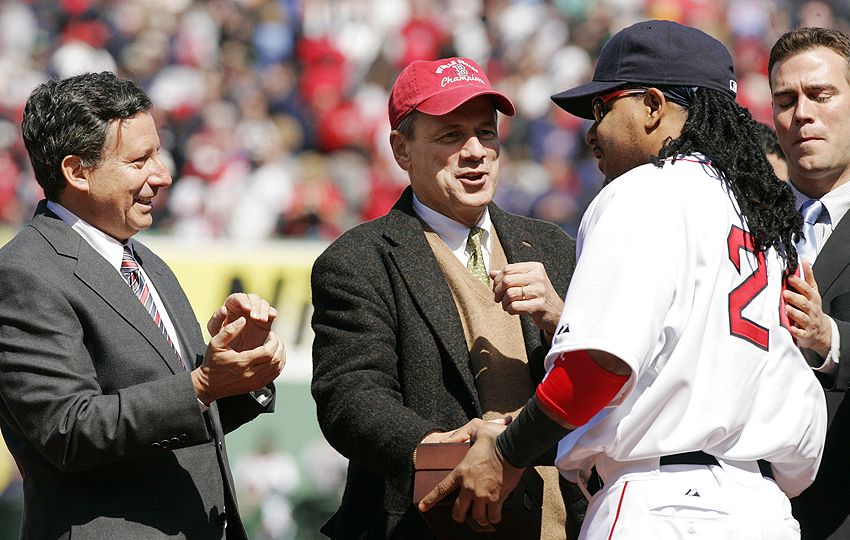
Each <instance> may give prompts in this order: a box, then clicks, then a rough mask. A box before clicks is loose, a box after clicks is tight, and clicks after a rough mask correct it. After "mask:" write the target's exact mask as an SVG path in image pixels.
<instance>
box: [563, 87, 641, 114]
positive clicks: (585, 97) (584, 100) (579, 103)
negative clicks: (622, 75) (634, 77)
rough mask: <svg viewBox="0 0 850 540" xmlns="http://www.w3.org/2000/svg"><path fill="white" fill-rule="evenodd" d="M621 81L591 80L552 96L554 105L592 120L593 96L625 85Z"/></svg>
mask: <svg viewBox="0 0 850 540" xmlns="http://www.w3.org/2000/svg"><path fill="white" fill-rule="evenodd" d="M627 84H629V83H627V82H623V81H593V82H589V83H587V84H583V85H581V86H576V87H575V88H571V89H570V90H565V91H563V92H560V93H558V94H555V95H553V96H552V98H551V99H552V101H554V102H555V105H557V106H558V107H560V108H562V109H564V110H565V111H567V112H568V113H570V114H574V115H576V116H578V117H580V118H586V119H588V120H593V105H592V104H593V98H594V97H595V96H598V95H599V94H605V93H608V92H610V91H612V90H617V89H618V88H622V87H624V86H626V85H627Z"/></svg>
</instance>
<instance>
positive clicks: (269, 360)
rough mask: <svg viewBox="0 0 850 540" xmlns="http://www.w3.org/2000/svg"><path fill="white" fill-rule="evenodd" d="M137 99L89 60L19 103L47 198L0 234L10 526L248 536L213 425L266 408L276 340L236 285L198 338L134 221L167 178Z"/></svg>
mask: <svg viewBox="0 0 850 540" xmlns="http://www.w3.org/2000/svg"><path fill="white" fill-rule="evenodd" d="M150 107H151V102H150V100H149V99H148V97H147V96H146V95H145V94H144V92H142V91H141V90H140V89H139V88H138V87H136V86H135V85H134V84H133V83H132V82H130V81H126V80H119V79H118V78H117V77H116V76H115V75H114V74H112V73H106V72H104V73H100V74H86V75H81V76H77V77H72V78H70V79H65V80H62V81H50V82H47V83H44V84H42V85H41V86H39V87H38V88H36V89H35V91H34V92H33V93H32V95H31V96H30V98H29V100H28V101H27V105H26V109H25V111H24V121H23V132H24V142H25V144H26V146H27V150H28V151H29V153H30V159H31V161H32V164H33V169H34V171H35V175H36V179H37V180H38V182H39V184H40V185H41V187H42V188H43V189H44V193H45V196H46V198H47V200H46V201H42V202H41V203H40V204H39V206H38V209H37V210H36V214H35V216H34V218H33V220H32V222H31V223H30V224H29V225H28V226H26V227H25V228H24V229H23V230H22V231H21V232H20V233H19V234H18V235H17V236H15V238H13V239H12V240H11V241H10V242H9V243H8V244H7V245H6V246H4V247H3V249H2V250H0V275H2V279H0V398H2V399H0V429H2V431H3V436H4V437H5V439H6V442H7V444H8V447H9V450H10V451H11V453H12V454H13V456H14V457H15V460H16V461H17V464H18V467H19V468H20V470H21V473H22V476H23V480H24V516H23V523H22V531H21V536H22V537H23V538H28V539H32V538H35V539H40V538H45V539H47V538H50V539H54V538H71V537H73V538H122V539H125V538H138V539H142V538H162V537H165V536H168V537H169V538H225V537H226V538H228V539H229V538H236V539H244V538H245V536H246V535H245V530H244V528H243V526H242V523H241V521H240V519H239V514H238V509H237V506H236V499H235V496H234V488H233V482H232V479H231V476H230V471H229V466H228V462H227V453H226V450H225V446H224V435H225V433H227V432H229V431H231V430H233V429H235V428H236V427H238V426H240V425H241V424H243V423H245V422H247V421H249V420H251V419H252V418H254V417H256V416H257V415H258V414H260V413H263V412H271V411H272V408H273V402H274V394H273V390H274V387H273V385H272V381H273V380H274V378H275V377H276V376H277V375H278V373H280V370H281V368H282V367H283V363H284V358H285V353H284V349H283V344H282V343H281V341H280V340H279V338H278V337H277V336H276V335H275V334H274V333H273V332H271V331H270V326H271V321H272V320H273V319H274V316H275V312H274V310H273V309H272V308H270V307H269V305H268V303H267V302H265V301H263V300H262V299H260V298H259V297H257V296H255V295H245V294H236V295H231V296H230V297H228V298H227V300H226V301H225V303H224V305H223V306H222V307H221V308H219V309H218V310H217V311H216V312H215V313H214V314H213V316H212V318H211V319H210V321H209V323H208V325H207V328H208V330H209V331H210V334H211V335H212V336H213V337H212V339H211V341H210V343H209V345H208V346H206V345H205V344H204V342H203V338H202V336H201V331H200V328H199V327H198V323H197V321H196V319H195V316H194V314H193V312H192V308H191V306H190V305H189V301H188V299H187V298H186V295H185V294H184V293H183V290H182V289H181V288H180V285H179V283H178V282H177V279H176V278H175V276H174V274H173V273H172V272H171V270H170V269H169V268H168V266H166V264H165V263H164V262H163V261H162V260H161V259H160V258H158V257H157V256H156V255H154V254H153V253H152V252H151V251H150V250H148V249H147V248H146V247H145V246H143V245H142V244H141V243H139V242H137V241H135V240H134V239H133V238H132V237H133V235H135V234H136V233H137V232H139V231H141V230H144V229H146V228H148V227H149V226H150V225H151V221H152V218H151V211H152V201H153V198H154V197H155V195H156V193H157V191H158V190H159V189H161V188H165V187H167V186H169V185H170V184H171V176H170V173H169V171H168V169H167V168H166V166H165V165H164V163H163V161H162V159H161V156H160V144H159V137H158V135H157V131H156V127H155V125H154V121H153V117H152V116H151V114H150V112H149V111H150ZM128 285H129V286H128Z"/></svg>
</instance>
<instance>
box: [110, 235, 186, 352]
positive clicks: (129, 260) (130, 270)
mask: <svg viewBox="0 0 850 540" xmlns="http://www.w3.org/2000/svg"><path fill="white" fill-rule="evenodd" d="M121 275H122V276H123V277H124V281H126V282H127V285H129V286H130V289H131V290H132V291H133V293H134V294H135V295H136V297H137V298H138V299H139V301H140V302H141V303H142V305H143V306H145V309H146V310H147V311H148V314H150V316H151V318H152V319H153V322H154V324H156V326H157V328H159V331H160V332H162V335H163V337H165V341H167V342H168V345H169V346H170V347H171V350H172V351H174V354H175V355H176V356H177V359H178V360H180V365H182V366H183V367H184V368H185V367H186V366H185V364H184V363H183V359H182V358H181V357H180V353H179V352H177V348H176V347H174V342H172V341H171V336H169V335H168V330H167V329H166V328H165V323H164V322H163V320H162V317H160V315H159V311H158V310H157V309H156V302H154V301H153V295H152V294H151V290H150V288H149V287H148V284H147V282H146V281H145V278H144V276H143V275H142V272H141V270H140V269H139V263H138V262H136V258H135V257H133V252H132V251H130V246H127V245H125V246H124V256H123V257H122V258H121Z"/></svg>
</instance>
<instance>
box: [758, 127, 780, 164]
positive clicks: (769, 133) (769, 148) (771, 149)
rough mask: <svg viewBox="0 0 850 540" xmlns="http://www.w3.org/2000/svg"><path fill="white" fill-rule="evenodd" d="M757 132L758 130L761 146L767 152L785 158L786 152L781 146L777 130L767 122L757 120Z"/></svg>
mask: <svg viewBox="0 0 850 540" xmlns="http://www.w3.org/2000/svg"><path fill="white" fill-rule="evenodd" d="M756 132H758V135H759V140H760V141H761V148H762V150H764V153H765V154H773V155H775V156H778V157H779V158H780V159H781V160H782V161H787V160H786V159H785V152H783V151H782V147H781V146H779V139H778V138H777V137H776V131H774V129H773V128H772V127H770V126H768V125H767V124H763V123H761V122H756Z"/></svg>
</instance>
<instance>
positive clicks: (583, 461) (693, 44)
mask: <svg viewBox="0 0 850 540" xmlns="http://www.w3.org/2000/svg"><path fill="white" fill-rule="evenodd" d="M735 92H736V81H735V74H734V68H733V65H732V58H731V56H730V55H729V52H728V51H727V49H726V48H725V47H724V46H723V45H722V44H721V43H720V42H719V41H717V40H716V39H714V38H712V37H710V36H708V35H707V34H705V33H703V32H701V31H699V30H696V29H693V28H689V27H686V26H682V25H679V24H676V23H673V22H669V21H646V22H641V23H638V24H635V25H633V26H631V27H629V28H626V29H625V30H622V31H621V32H619V33H617V34H616V35H615V36H613V37H612V38H611V40H610V41H609V42H608V43H607V44H606V46H605V47H604V48H603V50H602V52H601V53H600V57H599V61H598V64H597V67H596V72H595V74H594V77H593V81H592V82H590V83H588V84H585V85H582V86H579V87H577V88H573V89H571V90H568V91H565V92H562V93H560V94H557V95H555V96H553V100H554V101H555V103H557V104H558V105H559V106H560V107H562V108H563V109H565V110H567V111H568V112H570V113H572V114H575V115H577V116H580V117H583V118H588V119H593V120H595V122H594V123H593V125H592V126H591V128H590V130H589V131H588V133H587V136H586V142H587V144H588V145H589V146H590V147H591V148H592V150H593V154H594V156H595V157H596V158H597V159H598V160H599V168H600V169H601V170H602V172H603V173H604V174H605V176H606V178H607V179H608V184H607V185H606V187H605V188H604V189H603V190H602V191H601V192H600V193H599V195H598V196H597V197H596V199H595V200H594V201H593V203H592V204H591V205H590V207H589V208H588V210H587V212H586V214H585V216H584V219H583V221H582V224H581V228H580V230H579V236H578V240H577V255H578V263H577V266H576V270H575V274H574V276H573V280H572V283H571V284H570V287H569V291H568V292H567V296H566V303H565V308H564V312H563V314H562V317H561V320H560V323H559V326H558V329H557V335H556V337H555V339H554V341H553V344H552V348H551V350H550V352H549V354H548V356H547V358H546V365H547V368H548V370H549V371H548V375H547V377H546V379H544V381H543V382H542V383H541V384H540V385H539V386H538V388H537V391H536V394H535V396H533V397H532V398H531V400H530V401H529V402H528V404H527V405H526V407H525V408H524V410H523V411H522V412H521V413H520V415H519V416H518V417H517V419H516V420H515V421H514V422H513V423H512V424H510V425H509V426H508V427H507V429H504V427H502V428H501V429H502V430H504V431H501V432H500V430H499V429H498V428H491V427H486V426H485V427H482V428H481V429H480V430H479V431H478V432H477V433H476V434H475V436H474V444H473V446H472V448H471V449H470V451H469V452H468V453H467V456H466V458H465V459H464V461H463V462H462V463H461V464H460V465H459V466H458V467H457V468H456V469H455V470H454V471H452V473H451V474H450V475H449V476H447V477H446V479H444V480H443V481H442V482H441V483H440V484H439V485H438V486H437V488H435V490H434V491H432V492H431V493H430V494H429V495H428V496H426V497H425V498H424V499H423V501H422V504H421V505H420V510H423V511H426V510H427V509H428V508H430V507H431V506H432V505H433V504H434V503H435V502H436V501H437V500H439V499H441V498H443V497H444V496H445V495H446V494H448V493H450V492H451V491H453V490H454V489H455V488H457V487H461V490H460V494H459V495H458V497H457V500H456V501H455V504H454V508H453V517H454V518H455V519H456V520H462V519H464V518H465V517H466V516H467V514H468V513H470V514H471V517H472V519H474V520H476V521H478V522H479V523H482V524H484V523H497V522H498V521H500V519H501V504H502V501H503V500H504V498H505V497H506V495H507V494H508V493H509V492H510V490H511V489H513V487H514V486H515V485H516V482H517V479H518V477H519V474H520V472H521V470H522V467H525V466H526V465H527V464H529V463H530V462H531V461H532V460H533V459H534V458H535V457H537V455H539V454H540V453H541V452H542V451H543V450H544V449H546V448H548V447H549V446H550V445H551V444H552V441H553V440H560V439H562V438H563V439H562V440H561V442H560V445H559V452H558V457H557V460H556V465H557V466H558V467H559V468H560V469H561V471H562V472H564V473H565V475H567V476H572V477H573V478H575V479H577V480H579V481H582V480H585V479H586V478H587V476H588V471H589V470H590V469H591V467H593V466H595V467H596V469H597V471H598V473H599V476H600V477H601V479H602V481H603V483H604V484H603V486H602V488H601V489H600V490H599V491H598V492H596V494H595V495H593V497H592V499H591V502H590V507H589V508H588V512H587V517H586V518H585V521H584V525H583V527H582V532H581V536H580V538H585V539H603V538H605V539H608V538H619V539H622V538H629V539H638V538H639V539H647V538H653V539H668V538H744V539H751V538H752V539H755V538H759V539H761V538H770V539H773V540H777V539H779V540H781V539H786V538H788V539H791V538H799V535H800V533H799V527H798V525H797V522H796V521H795V520H794V518H793V517H792V515H791V507H790V503H789V500H788V497H793V496H794V495H797V494H798V493H800V492H801V491H802V490H803V489H805V488H806V486H808V485H809V484H810V483H811V482H812V479H813V478H814V476H815V472H816V470H817V467H818V464H819V462H820V459H821V453H822V449H823V441H824V433H825V428H826V412H825V406H824V396H823V392H822V390H821V388H820V385H819V384H818V382H817V380H816V379H815V377H814V376H813V375H812V373H811V369H810V368H809V367H808V366H807V364H806V362H805V360H804V359H803V357H802V355H801V353H800V352H799V350H798V349H797V347H796V346H795V344H794V340H793V338H792V336H791V334H790V332H789V331H788V330H787V324H788V323H787V318H785V316H784V315H783V314H784V313H785V310H784V306H782V305H781V298H782V296H781V292H782V290H783V287H784V283H785V277H786V275H787V273H788V272H793V271H795V269H796V267H797V254H796V251H795V248H794V240H795V238H796V237H797V236H798V235H799V234H800V231H801V220H800V217H799V215H798V214H797V213H796V212H795V210H794V203H793V198H792V195H791V192H790V191H789V189H788V187H787V185H786V184H784V183H782V182H780V181H778V180H777V178H776V176H775V175H774V173H773V171H772V168H771V166H770V164H769V163H768V161H767V159H766V158H765V155H764V151H763V150H762V148H761V144H760V142H759V141H760V139H759V137H758V134H757V131H756V123H755V121H754V120H753V119H752V117H751V116H750V114H749V113H748V112H747V111H746V110H745V109H743V108H741V107H740V106H738V105H737V104H736V103H735ZM565 435H566V437H565Z"/></svg>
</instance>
